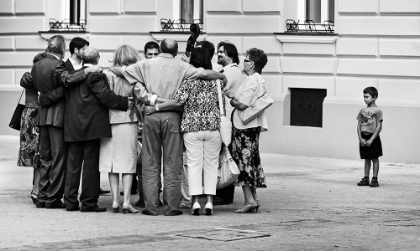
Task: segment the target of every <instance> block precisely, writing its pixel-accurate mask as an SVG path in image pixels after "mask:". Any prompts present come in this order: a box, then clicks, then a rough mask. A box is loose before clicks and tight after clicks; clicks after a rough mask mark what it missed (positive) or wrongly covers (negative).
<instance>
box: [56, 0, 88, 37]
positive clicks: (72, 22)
mask: <svg viewBox="0 0 420 251" xmlns="http://www.w3.org/2000/svg"><path fill="white" fill-rule="evenodd" d="M86 1H87V0H59V1H55V2H54V4H55V5H56V6H54V7H55V8H56V9H61V12H60V11H57V10H56V11H54V12H52V13H53V15H54V16H50V19H49V24H50V30H52V31H72V32H74V31H86Z"/></svg>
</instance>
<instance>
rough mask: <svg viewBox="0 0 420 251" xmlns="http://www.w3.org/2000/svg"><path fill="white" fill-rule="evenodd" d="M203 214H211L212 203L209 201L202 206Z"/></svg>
mask: <svg viewBox="0 0 420 251" xmlns="http://www.w3.org/2000/svg"><path fill="white" fill-rule="evenodd" d="M203 214H204V215H207V216H210V215H212V214H213V203H211V202H207V203H206V205H205V206H204V210H203Z"/></svg>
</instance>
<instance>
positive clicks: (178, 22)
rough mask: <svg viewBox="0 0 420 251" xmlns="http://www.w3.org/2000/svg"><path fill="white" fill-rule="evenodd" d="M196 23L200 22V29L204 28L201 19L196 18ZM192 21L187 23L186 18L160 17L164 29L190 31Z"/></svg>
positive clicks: (194, 21)
mask: <svg viewBox="0 0 420 251" xmlns="http://www.w3.org/2000/svg"><path fill="white" fill-rule="evenodd" d="M192 23H194V24H198V26H199V27H200V30H203V22H202V21H201V20H200V19H194V20H193V22H192ZM192 23H187V22H186V21H185V20H184V19H165V18H161V19H160V26H161V27H162V30H163V31H186V32H190V26H191V24H192Z"/></svg>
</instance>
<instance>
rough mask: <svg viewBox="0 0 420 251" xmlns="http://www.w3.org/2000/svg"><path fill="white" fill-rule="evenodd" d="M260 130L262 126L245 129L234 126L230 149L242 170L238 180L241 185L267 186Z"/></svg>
mask: <svg viewBox="0 0 420 251" xmlns="http://www.w3.org/2000/svg"><path fill="white" fill-rule="evenodd" d="M260 132H261V128H260V127H254V128H248V129H243V130H241V129H237V128H235V127H233V128H232V143H231V145H230V149H229V150H230V152H231V154H232V158H233V160H234V161H235V163H236V164H237V165H238V168H239V171H240V174H239V177H238V180H237V182H236V183H237V184H238V185H240V186H243V185H246V184H248V185H249V186H250V187H252V188H257V187H267V185H266V183H265V175H264V170H263V168H262V166H261V158H260V150H259V140H260Z"/></svg>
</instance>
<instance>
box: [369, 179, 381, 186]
mask: <svg viewBox="0 0 420 251" xmlns="http://www.w3.org/2000/svg"><path fill="white" fill-rule="evenodd" d="M378 186H379V183H378V178H375V177H373V178H372V181H371V182H370V187H378Z"/></svg>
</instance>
